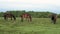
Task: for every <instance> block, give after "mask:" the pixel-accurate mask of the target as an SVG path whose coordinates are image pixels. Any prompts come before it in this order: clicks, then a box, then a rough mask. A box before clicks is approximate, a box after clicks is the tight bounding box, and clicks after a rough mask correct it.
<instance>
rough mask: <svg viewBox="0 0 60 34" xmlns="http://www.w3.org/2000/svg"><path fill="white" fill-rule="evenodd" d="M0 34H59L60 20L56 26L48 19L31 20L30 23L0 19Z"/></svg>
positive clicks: (59, 19)
mask: <svg viewBox="0 0 60 34" xmlns="http://www.w3.org/2000/svg"><path fill="white" fill-rule="evenodd" d="M0 34H60V18H58V19H57V23H56V24H53V23H51V20H50V18H33V21H32V22H28V21H24V22H21V21H20V18H17V20H16V21H14V20H12V21H11V20H8V21H5V20H4V19H3V18H0Z"/></svg>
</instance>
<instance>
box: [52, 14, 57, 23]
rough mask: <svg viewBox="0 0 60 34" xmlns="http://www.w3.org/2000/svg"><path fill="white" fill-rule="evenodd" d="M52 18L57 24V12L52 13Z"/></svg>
mask: <svg viewBox="0 0 60 34" xmlns="http://www.w3.org/2000/svg"><path fill="white" fill-rule="evenodd" d="M51 20H52V23H54V24H56V20H57V15H56V14H52V15H51Z"/></svg>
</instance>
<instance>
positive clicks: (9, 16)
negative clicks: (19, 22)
mask: <svg viewBox="0 0 60 34" xmlns="http://www.w3.org/2000/svg"><path fill="white" fill-rule="evenodd" d="M3 17H4V19H5V20H7V19H8V18H11V20H12V18H13V19H14V20H16V17H15V16H14V15H13V14H11V13H4V15H3Z"/></svg>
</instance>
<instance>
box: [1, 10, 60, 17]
mask: <svg viewBox="0 0 60 34" xmlns="http://www.w3.org/2000/svg"><path fill="white" fill-rule="evenodd" d="M6 12H10V13H12V14H14V15H15V16H16V17H19V16H20V15H21V14H23V13H29V14H30V15H31V16H32V17H34V18H49V17H50V16H49V15H51V14H52V12H48V11H47V12H37V11H36V12H35V11H25V10H22V11H6ZM4 13H5V12H0V17H2V16H3V14H4ZM57 15H58V17H59V18H60V14H57Z"/></svg>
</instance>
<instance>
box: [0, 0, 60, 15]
mask: <svg viewBox="0 0 60 34" xmlns="http://www.w3.org/2000/svg"><path fill="white" fill-rule="evenodd" d="M59 3H60V0H0V12H2V11H3V12H5V11H9V10H26V11H50V12H54V13H58V14H60V4H59Z"/></svg>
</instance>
